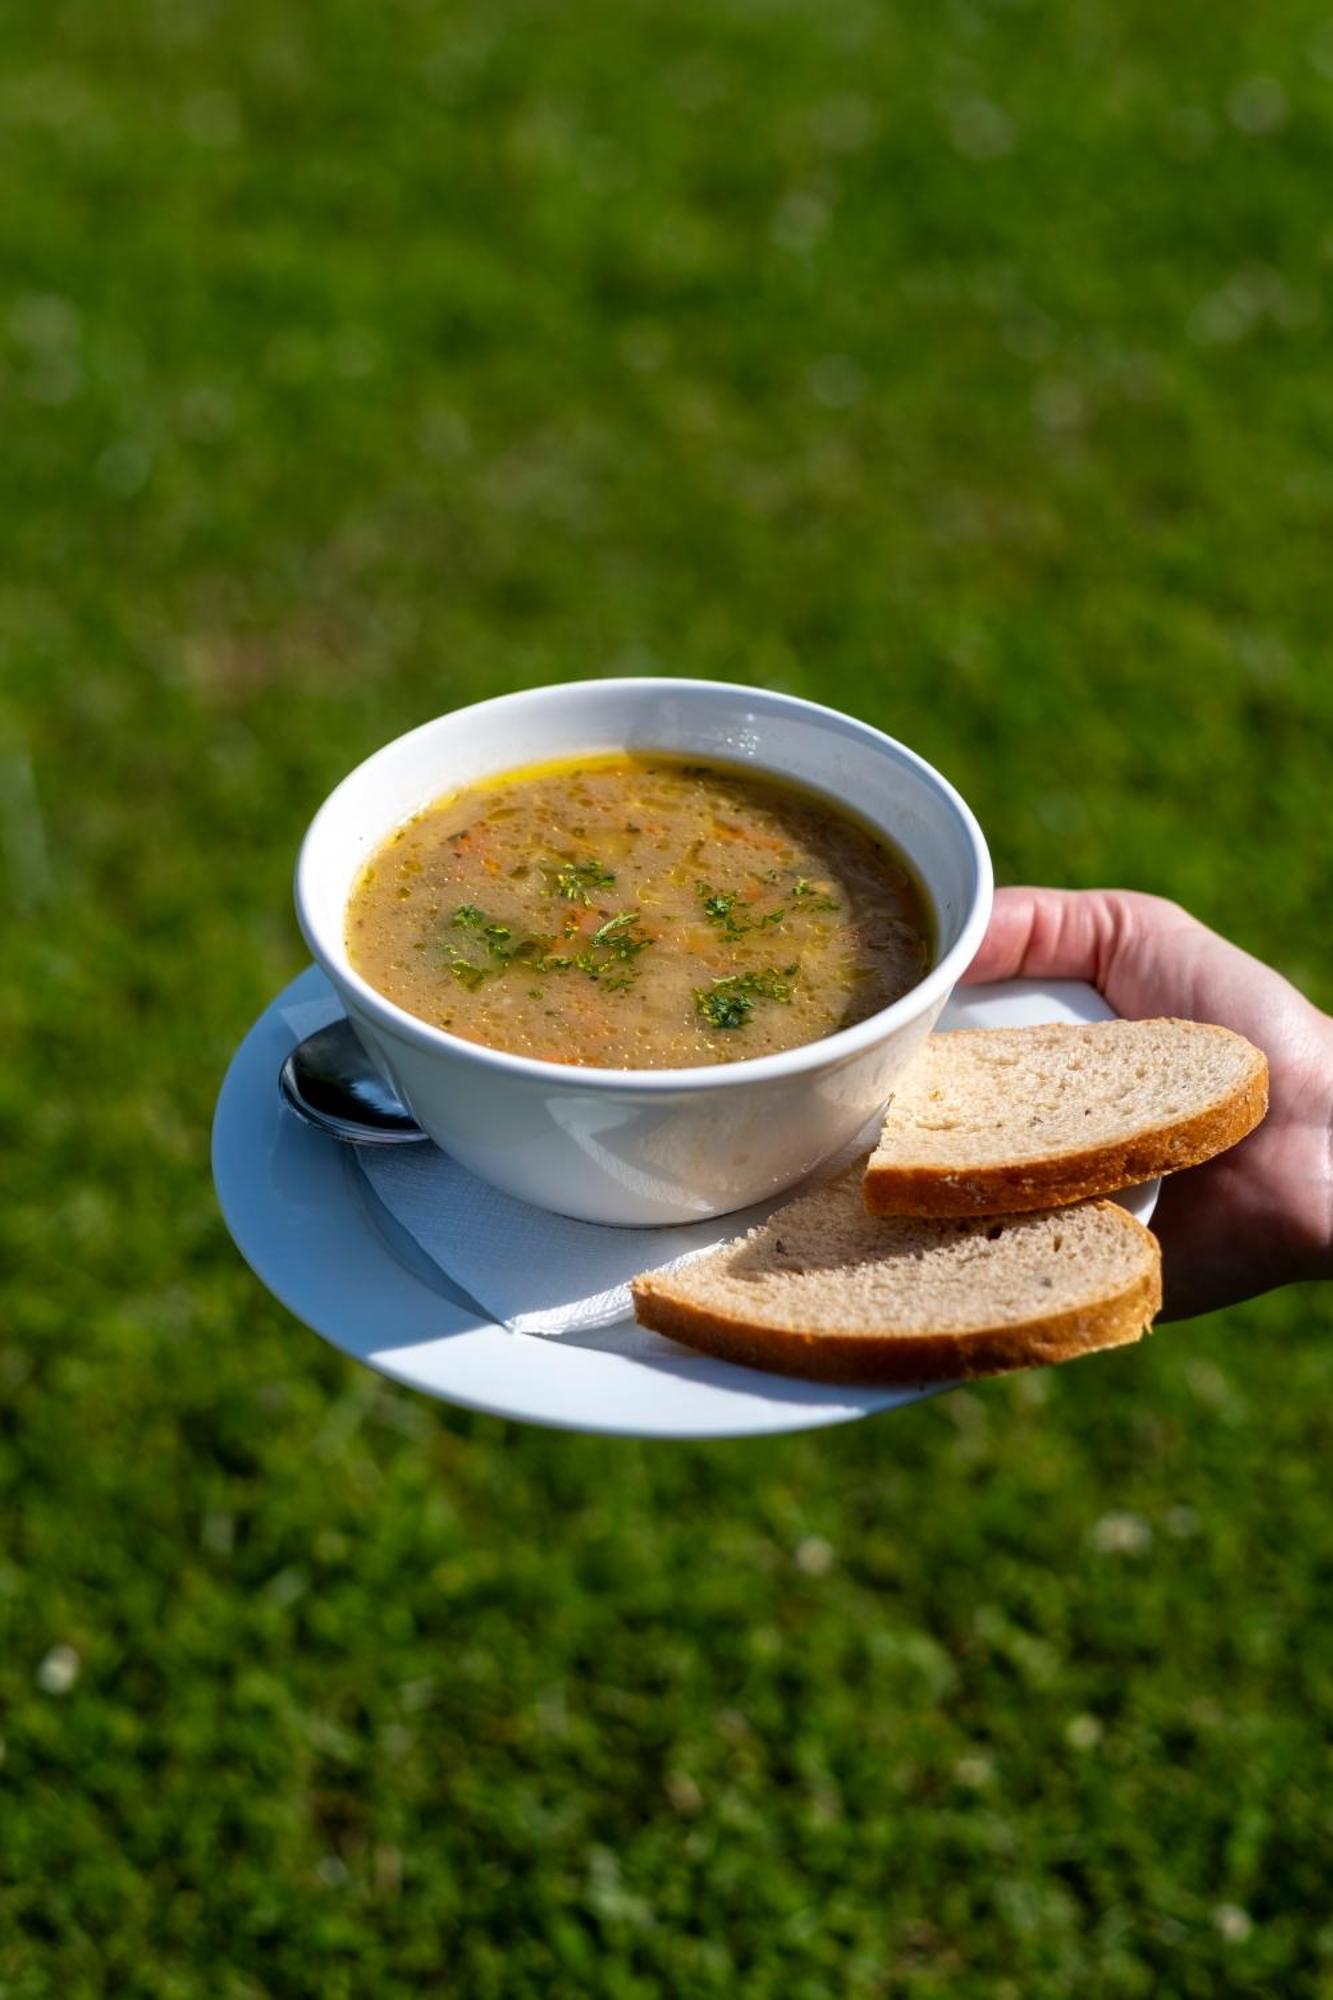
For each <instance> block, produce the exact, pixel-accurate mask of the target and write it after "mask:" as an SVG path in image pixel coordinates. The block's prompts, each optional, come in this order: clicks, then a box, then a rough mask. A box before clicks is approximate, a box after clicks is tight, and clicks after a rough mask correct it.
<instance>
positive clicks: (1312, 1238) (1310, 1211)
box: [1293, 1014, 1333, 1279]
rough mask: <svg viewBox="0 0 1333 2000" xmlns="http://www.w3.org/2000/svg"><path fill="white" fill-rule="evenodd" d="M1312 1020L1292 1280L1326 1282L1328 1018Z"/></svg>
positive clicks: (1332, 1106) (1332, 1238) (1331, 1030)
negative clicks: (1314, 1023) (1315, 1030)
mask: <svg viewBox="0 0 1333 2000" xmlns="http://www.w3.org/2000/svg"><path fill="white" fill-rule="evenodd" d="M1316 1019H1317V1022H1318V1028H1319V1032H1318V1034H1317V1035H1316V1036H1315V1037H1314V1047H1313V1050H1312V1054H1311V1060H1310V1062H1309V1065H1308V1068H1307V1069H1306V1075H1305V1086H1306V1091H1305V1098H1304V1101H1305V1106H1306V1112H1305V1117H1304V1118H1303V1119H1302V1137H1303V1141H1304V1144H1303V1146H1302V1152H1303V1154H1304V1159H1303V1162H1302V1166H1303V1173H1302V1179H1303V1180H1304V1182H1305V1187H1306V1199H1305V1201H1304V1202H1302V1204H1301V1213H1300V1217H1299V1223H1298V1229H1297V1240H1296V1242H1295V1243H1294V1244H1293V1251H1294V1262H1295V1264H1296V1266H1297V1268H1296V1270H1295V1272H1294V1273H1293V1275H1294V1276H1295V1277H1298V1278H1325V1279H1327V1278H1333V1019H1330V1017H1329V1016H1328V1015H1326V1014H1320V1015H1317V1016H1316Z"/></svg>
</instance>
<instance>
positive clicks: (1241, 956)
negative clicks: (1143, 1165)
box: [964, 889, 1333, 1319]
mask: <svg viewBox="0 0 1333 2000" xmlns="http://www.w3.org/2000/svg"><path fill="white" fill-rule="evenodd" d="M964 978H965V980H966V981H967V982H968V983H971V984H977V983H983V982H985V981H988V980H994V979H1018V978H1027V979H1086V980H1089V981H1091V983H1092V984H1093V985H1094V986H1095V987H1096V988H1097V990H1098V992H1099V993H1102V994H1104V995H1105V997H1106V999H1107V1000H1108V1001H1109V1002H1110V1004H1111V1006H1112V1007H1114V1009H1115V1011H1116V1013H1117V1014H1120V1015H1123V1016H1125V1017H1126V1018H1127V1019H1129V1020H1140V1021H1141V1020H1147V1019H1152V1018H1154V1017H1157V1016H1162V1015H1173V1016H1175V1017H1176V1018H1178V1019H1182V1020H1190V1021H1214V1022H1216V1023H1217V1024H1218V1025H1219V1026H1221V1027H1224V1028H1233V1029H1235V1031H1236V1032H1237V1033H1238V1034H1241V1035H1244V1036H1246V1038H1247V1039H1248V1040H1249V1041H1252V1042H1253V1043H1254V1044H1255V1045H1256V1047H1258V1048H1261V1049H1262V1050H1263V1051H1264V1053H1265V1055H1266V1056H1267V1057H1268V1066H1269V1109H1268V1116H1267V1118H1266V1119H1265V1120H1264V1122H1263V1124H1262V1125H1260V1126H1259V1128H1258V1130H1257V1131H1255V1132H1252V1133H1251V1134H1250V1136H1249V1138H1248V1139H1244V1140H1242V1141H1241V1143H1240V1145H1239V1146H1235V1147H1233V1148H1232V1150H1231V1151H1230V1152H1228V1153H1223V1154H1221V1155H1220V1156H1219V1157H1218V1158H1217V1159H1215V1160H1209V1161H1208V1162H1207V1163H1206V1164H1205V1165H1204V1166H1201V1167H1191V1168H1189V1169H1188V1170H1187V1171H1185V1172H1183V1173H1179V1174H1173V1175H1170V1176H1169V1177H1168V1178H1167V1179H1166V1180H1165V1181H1164V1182H1163V1184H1162V1193H1161V1198H1160V1200H1159V1201H1158V1204H1157V1209H1156V1213H1155V1214H1154V1216H1153V1220H1152V1227H1153V1231H1154V1233H1155V1235H1156V1236H1157V1237H1158V1239H1159V1241H1160V1242H1161V1245H1162V1278H1163V1285H1164V1289H1165V1294H1166V1301H1165V1306H1164V1308H1163V1313H1162V1317H1163V1318H1164V1319H1189V1318H1191V1317H1193V1315H1194V1314H1195V1313H1202V1312H1211V1311H1213V1310H1214V1309H1215V1308H1216V1307H1218V1306H1225V1305H1232V1304H1234V1303H1235V1302H1236V1300H1238V1299H1245V1298H1250V1297H1252V1296H1253V1294H1254V1293H1256V1292H1265V1291H1270V1290H1272V1289H1273V1288H1274V1287H1275V1286H1277V1285H1285V1284H1291V1283H1293V1282H1294V1281H1296V1280H1297V1279H1300V1278H1327V1277H1333V1019H1330V1017H1329V1016H1328V1015H1327V1014H1321V1013H1320V1011H1319V1009H1318V1008H1317V1007H1314V1006H1312V1005H1311V1004H1310V1002H1309V1001H1308V1000H1306V999H1305V998H1304V997H1303V996H1302V995H1301V994H1300V993H1298V992H1297V990H1296V988H1295V987H1294V986H1293V985H1292V984H1291V983H1290V981H1289V980H1286V979H1284V978H1283V977H1282V975H1281V973H1278V972H1274V971H1273V970H1272V968H1271V967H1270V966H1267V965H1264V964H1262V963H1261V962H1260V960H1258V959H1257V958H1251V957H1250V955H1249V953H1248V952H1244V951H1241V950H1240V949H1239V947H1238V946H1236V945H1233V944H1228V943H1227V941H1226V939H1225V938H1222V937H1219V936H1218V935H1217V933H1216V932H1215V931H1210V930H1209V929H1208V928H1207V926H1206V925H1204V924H1201V923H1199V922H1198V920H1197V919H1196V918H1194V917H1191V916H1190V915H1189V914H1188V912H1187V911H1185V910H1182V909H1181V908H1180V907H1179V906H1178V905H1177V904H1175V903H1169V902H1166V901H1165V900H1164V899H1163V898H1162V897H1160V896H1144V895H1138V894H1136V893H1134V892H1133V891H1131V890H1122V889H1089V890H1066V889H1001V890H999V891H997V893H996V897H995V910H994V914H993V915H992V917H991V922H990V928H989V930H988V931H987V933H986V937H985V941H984V942H983V944H982V947H981V950H980V951H979V952H978V953H977V956H976V958H975V959H974V960H973V962H972V965H971V967H970V968H969V970H968V971H967V973H966V974H965V975H964Z"/></svg>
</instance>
